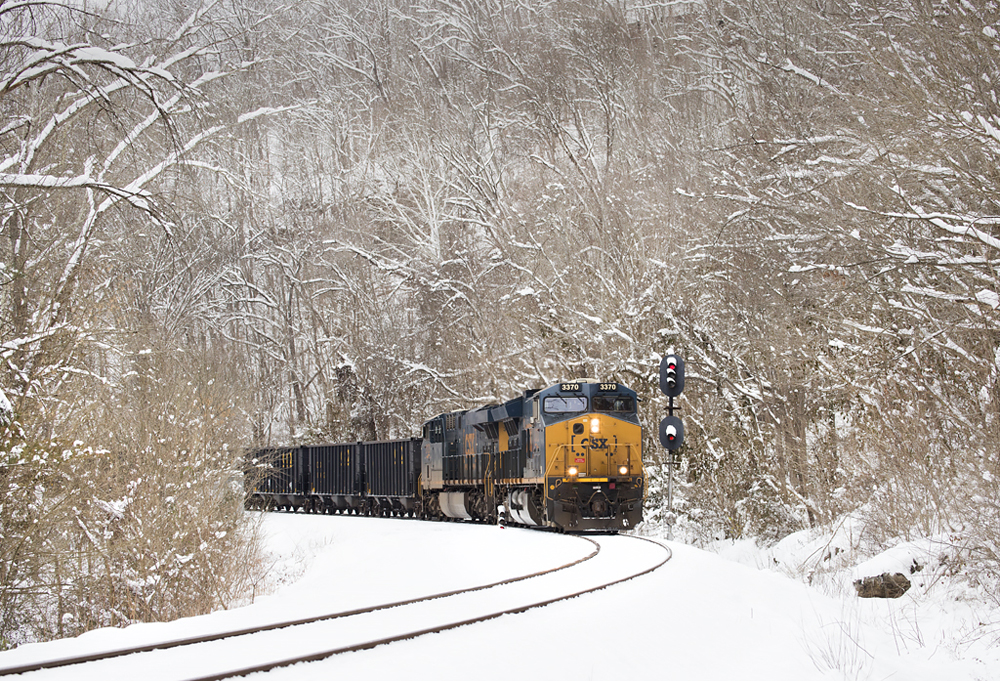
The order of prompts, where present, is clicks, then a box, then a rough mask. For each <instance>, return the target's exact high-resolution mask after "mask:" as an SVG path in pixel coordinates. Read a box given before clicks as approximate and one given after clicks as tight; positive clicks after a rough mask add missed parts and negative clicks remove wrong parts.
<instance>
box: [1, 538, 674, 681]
mask: <svg viewBox="0 0 1000 681" xmlns="http://www.w3.org/2000/svg"><path fill="white" fill-rule="evenodd" d="M580 538H581V539H582V540H585V541H589V542H591V543H593V544H594V546H595V548H594V550H593V551H592V552H591V553H590V554H589V555H587V556H584V557H583V558H580V559H578V560H575V561H572V562H570V563H567V564H565V565H560V566H557V567H555V568H551V569H548V570H543V571H539V572H536V573H532V574H528V575H522V576H519V577H515V578H511V579H507V580H501V581H499V582H494V583H491V584H485V585H479V586H475V587H470V588H467V589H460V590H456V591H452V592H446V593H439V594H434V595H431V596H427V597H423V598H416V599H411V600H408V601H400V602H396V603H387V604H383V605H379V606H374V607H370V608H362V609H358V610H352V611H345V612H339V613H331V614H329V615H324V616H320V617H311V618H307V619H299V620H289V621H285V622H275V623H272V624H269V625H267V626H263V627H253V628H248V629H245V630H241V631H230V632H225V633H223V634H213V635H210V636H203V637H195V638H190V639H178V640H174V641H166V642H161V643H159V644H156V645H149V646H142V647H141V648H133V649H121V650H118V651H114V652H113V653H112V654H111V656H108V655H98V654H95V655H92V656H85V657H79V658H65V659H62V660H53V661H49V662H48V663H46V664H41V665H34V666H33V668H24V667H22V668H13V667H10V668H6V669H0V675H3V674H14V673H24V674H25V676H23V677H22V678H25V679H31V680H37V681H56V680H58V679H74V678H80V673H81V672H85V673H86V675H87V676H93V677H94V678H126V677H129V678H132V677H135V676H137V675H140V674H141V676H142V678H143V679H144V681H161V680H162V681H180V680H183V681H218V680H221V679H225V678H232V677H238V676H245V675H247V674H251V673H254V672H261V671H268V670H271V669H275V668H278V667H285V666H289V665H292V664H297V663H300V662H310V661H317V660H322V659H326V658H329V657H333V656H335V655H338V654H342V653H347V652H354V651H359V650H367V649H370V648H374V647H377V646H381V645H386V644H390V643H393V642H396V641H402V640H406V639H412V638H416V637H419V636H422V635H425V634H429V633H436V632H442V631H447V630H449V629H454V628H457V627H461V626H467V625H470V624H474V623H476V622H484V621H487V620H491V619H495V618H498V617H501V616H503V615H508V614H515V613H520V612H525V611H527V610H531V609H533V608H538V607H543V606H545V605H549V604H551V603H555V602H558V601H562V600H566V599H569V598H574V597H577V596H581V595H584V594H586V593H590V592H593V591H597V590H600V589H604V588H607V587H609V586H612V585H614V584H618V583H621V582H624V581H627V580H630V579H634V578H636V577H639V576H641V575H644V574H647V573H649V572H652V571H653V570H655V569H657V568H658V567H660V566H661V565H663V564H664V563H666V562H667V561H668V560H669V559H670V557H671V552H670V549H669V548H668V547H666V546H663V545H662V544H659V543H658V542H654V541H651V540H648V539H644V538H639V537H626V536H620V537H596V538H590V537H582V536H581V537H580ZM602 549H604V550H603V551H602ZM80 665H83V666H80ZM140 670H141V671H140Z"/></svg>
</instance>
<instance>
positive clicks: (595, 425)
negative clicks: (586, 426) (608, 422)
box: [590, 419, 601, 435]
mask: <svg viewBox="0 0 1000 681" xmlns="http://www.w3.org/2000/svg"><path fill="white" fill-rule="evenodd" d="M590 432H591V433H592V434H594V435H597V434H598V433H600V432H601V419H590Z"/></svg>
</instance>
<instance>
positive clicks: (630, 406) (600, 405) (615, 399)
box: [594, 395, 635, 413]
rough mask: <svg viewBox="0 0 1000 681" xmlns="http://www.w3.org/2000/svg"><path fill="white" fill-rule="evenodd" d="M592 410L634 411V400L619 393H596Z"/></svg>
mask: <svg viewBox="0 0 1000 681" xmlns="http://www.w3.org/2000/svg"><path fill="white" fill-rule="evenodd" d="M594 411H611V412H626V413H631V412H633V411H635V400H633V399H632V398H631V397H624V396H621V395H597V396H596V397H594Z"/></svg>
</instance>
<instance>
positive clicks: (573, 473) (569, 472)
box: [566, 466, 580, 478]
mask: <svg viewBox="0 0 1000 681" xmlns="http://www.w3.org/2000/svg"><path fill="white" fill-rule="evenodd" d="M579 472H580V471H578V470H577V469H576V466H570V467H569V468H567V469H566V474H567V475H568V476H569V477H571V478H574V477H576V474H577V473H579Z"/></svg>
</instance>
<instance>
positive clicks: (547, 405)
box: [542, 397, 587, 414]
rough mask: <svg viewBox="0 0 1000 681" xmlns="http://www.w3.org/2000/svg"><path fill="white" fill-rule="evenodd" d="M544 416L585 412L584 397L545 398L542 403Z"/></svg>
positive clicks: (585, 403) (585, 402) (585, 399)
mask: <svg viewBox="0 0 1000 681" xmlns="http://www.w3.org/2000/svg"><path fill="white" fill-rule="evenodd" d="M542 408H543V409H544V410H545V413H546V414H567V413H574V412H578V411H587V398H586V397H546V398H545V401H544V402H543V403H542Z"/></svg>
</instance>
